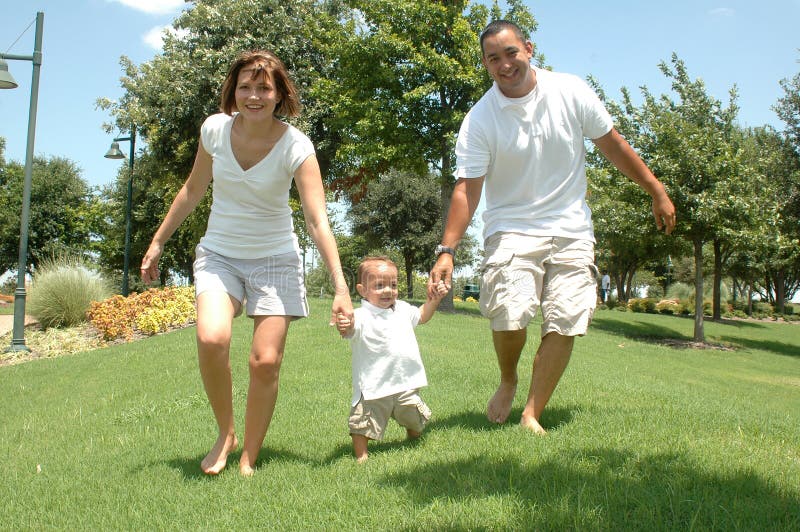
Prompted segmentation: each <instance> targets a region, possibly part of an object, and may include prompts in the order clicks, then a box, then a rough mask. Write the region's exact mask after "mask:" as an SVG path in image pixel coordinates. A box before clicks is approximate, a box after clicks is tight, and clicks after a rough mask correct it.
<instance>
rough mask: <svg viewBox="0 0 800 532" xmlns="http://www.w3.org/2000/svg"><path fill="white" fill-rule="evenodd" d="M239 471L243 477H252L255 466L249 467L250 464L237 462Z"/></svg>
mask: <svg viewBox="0 0 800 532" xmlns="http://www.w3.org/2000/svg"><path fill="white" fill-rule="evenodd" d="M239 473H240V474H241V475H242V476H243V477H252V476H253V475H255V474H256V470H255V468H253V467H251V466H250V464H246V463H244V462H239Z"/></svg>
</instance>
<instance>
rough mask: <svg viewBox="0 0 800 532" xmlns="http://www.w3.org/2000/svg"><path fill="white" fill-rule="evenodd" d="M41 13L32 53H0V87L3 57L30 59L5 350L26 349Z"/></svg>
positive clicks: (6, 77) (8, 79)
mask: <svg viewBox="0 0 800 532" xmlns="http://www.w3.org/2000/svg"><path fill="white" fill-rule="evenodd" d="M43 26H44V13H42V12H41V11H40V12H38V13H36V35H35V37H34V42H33V55H15V54H4V53H0V89H15V88H17V86H18V85H17V82H16V81H15V80H14V78H13V77H12V76H11V73H9V71H8V63H6V61H5V60H6V59H13V60H19V61H31V62H32V63H33V77H32V79H31V105H30V107H29V109H28V143H27V147H26V150H25V181H24V184H23V187H22V215H21V216H20V227H19V260H18V262H17V289H16V290H15V291H14V328H13V334H12V337H11V345H10V346H9V347H8V349H7V351H30V349H28V346H26V345H25V272H26V270H27V269H28V268H27V265H28V223H29V220H30V215H31V180H32V175H33V141H34V138H35V137H36V109H37V106H38V103H39V70H40V67H41V66H42V27H43Z"/></svg>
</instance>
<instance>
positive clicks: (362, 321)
mask: <svg viewBox="0 0 800 532" xmlns="http://www.w3.org/2000/svg"><path fill="white" fill-rule="evenodd" d="M419 318H420V310H419V307H416V306H414V305H409V304H408V303H406V302H405V301H400V300H398V301H396V302H395V304H394V309H382V308H380V307H376V306H375V305H373V304H371V303H370V302H369V301H366V300H362V301H361V307H360V308H357V309H355V312H354V321H355V324H354V331H353V335H352V336H351V337H350V338H349V340H350V346H351V348H352V351H353V398H352V403H351V404H352V406H355V405H356V404H357V403H358V401H359V400H360V399H361V397H362V396H363V397H364V399H365V400H370V399H379V398H381V397H387V396H389V395H394V394H396V393H400V392H405V391H409V390H415V389H417V388H422V387H423V386H427V385H428V380H427V378H426V376H425V367H424V366H423V365H422V358H421V357H420V353H419V345H418V344H417V337H416V336H415V335H414V327H416V326H417V325H418V324H419Z"/></svg>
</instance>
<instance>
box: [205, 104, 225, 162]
mask: <svg viewBox="0 0 800 532" xmlns="http://www.w3.org/2000/svg"><path fill="white" fill-rule="evenodd" d="M230 118H231V117H230V116H228V115H226V114H222V113H218V114H215V115H211V116H209V117H208V118H206V119H205V120H204V121H203V125H202V126H200V142H201V143H202V146H203V149H204V150H206V152H207V153H210V154H213V153H214V152H215V151H216V150H217V148H218V146H219V142H220V135H221V134H222V131H224V130H225V121H226V120H228V119H230Z"/></svg>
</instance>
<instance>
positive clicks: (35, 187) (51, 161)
mask: <svg viewBox="0 0 800 532" xmlns="http://www.w3.org/2000/svg"><path fill="white" fill-rule="evenodd" d="M2 148H3V147H2V145H0V272H3V271H5V270H7V269H14V270H16V267H17V261H18V257H19V238H20V216H21V212H22V193H23V185H24V177H25V168H24V165H22V164H20V163H17V162H14V161H10V162H6V161H5V159H4V158H3V149H2ZM90 205H91V195H90V189H89V185H88V184H87V183H86V181H85V180H84V179H83V178H82V177H81V176H80V169H79V168H78V167H77V166H76V165H75V163H74V162H72V161H70V160H69V159H65V158H62V157H50V158H42V157H34V159H33V168H32V174H31V198H30V218H29V229H28V257H29V258H28V266H29V267H32V268H33V269H35V268H36V266H37V265H38V264H39V263H40V262H41V261H43V260H45V259H46V258H47V257H48V256H50V255H52V254H53V253H59V252H62V251H64V250H67V251H69V252H71V253H77V254H80V253H82V252H84V251H86V250H87V248H89V247H90V244H89V240H90V236H91V234H92V233H91V227H92V223H93V222H92V220H93V214H92V210H91V207H90Z"/></svg>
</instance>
